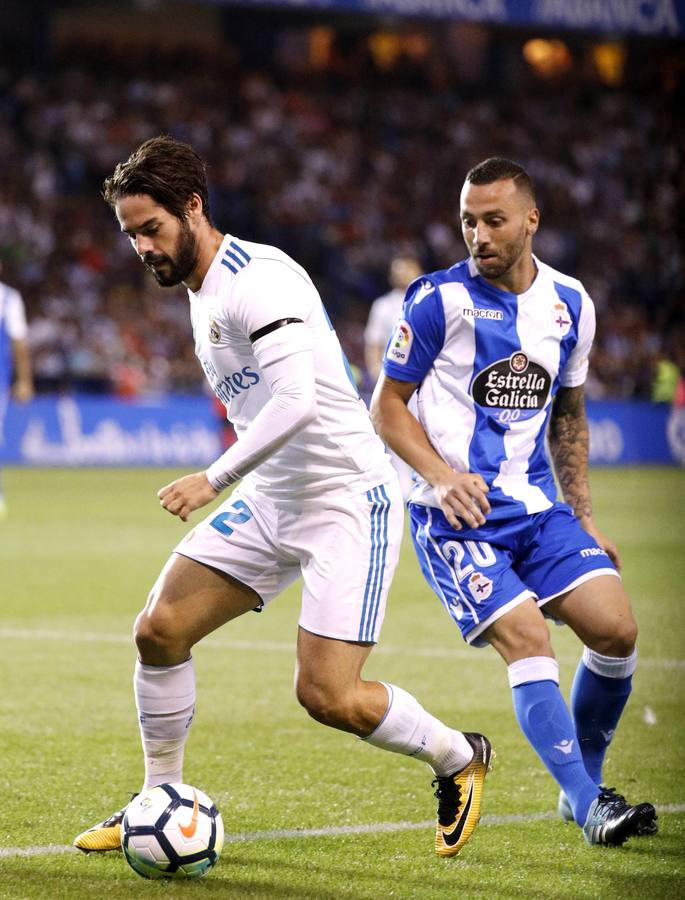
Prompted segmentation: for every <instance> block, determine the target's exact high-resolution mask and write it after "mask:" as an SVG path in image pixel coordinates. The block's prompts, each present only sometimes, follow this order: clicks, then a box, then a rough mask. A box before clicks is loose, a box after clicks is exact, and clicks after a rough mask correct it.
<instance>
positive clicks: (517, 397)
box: [471, 350, 552, 424]
mask: <svg viewBox="0 0 685 900" xmlns="http://www.w3.org/2000/svg"><path fill="white" fill-rule="evenodd" d="M551 387H552V376H551V375H550V374H549V372H548V371H547V369H545V368H543V367H542V366H541V365H540V364H539V363H536V362H535V361H534V360H532V359H531V358H530V357H529V356H528V354H527V353H524V352H523V350H516V351H515V352H514V353H512V354H511V356H509V357H506V358H505V359H498V360H497V362H494V363H492V364H491V365H489V366H488V367H487V369H482V370H481V371H480V372H479V373H478V374H477V375H476V377H475V378H474V379H473V382H472V383H471V395H472V397H473V399H474V400H475V401H476V403H477V404H478V405H479V406H481V407H483V408H485V409H486V410H492V414H493V415H494V416H496V418H497V419H499V421H500V422H502V423H504V424H509V423H511V422H516V421H517V420H519V419H529V418H531V417H532V416H534V415H537V413H539V412H540V411H541V410H542V409H544V406H545V404H546V403H547V399H548V397H549V393H550V390H551Z"/></svg>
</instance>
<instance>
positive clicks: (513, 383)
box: [372, 158, 657, 844]
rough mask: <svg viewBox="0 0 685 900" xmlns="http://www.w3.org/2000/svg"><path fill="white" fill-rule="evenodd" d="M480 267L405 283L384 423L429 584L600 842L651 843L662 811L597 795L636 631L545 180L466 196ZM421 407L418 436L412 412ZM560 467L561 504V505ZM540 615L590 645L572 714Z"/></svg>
mask: <svg viewBox="0 0 685 900" xmlns="http://www.w3.org/2000/svg"><path fill="white" fill-rule="evenodd" d="M460 215H461V227H462V233H463V236H464V240H465V242H466V245H467V247H468V250H469V258H468V259H467V260H464V261H463V262H459V263H457V264H456V265H454V266H452V267H451V268H449V269H446V270H444V271H438V272H433V273H432V274H430V275H426V276H422V277H420V278H418V279H417V280H416V281H414V282H413V284H412V285H410V287H409V289H408V291H407V295H406V299H405V303H404V308H403V312H402V318H401V320H400V321H399V322H398V324H397V327H396V329H395V332H394V334H393V336H392V338H391V339H390V342H389V344H388V347H387V350H386V354H385V360H384V374H383V375H382V376H381V379H380V381H379V384H378V386H377V388H376V391H375V394H374V398H373V402H372V414H373V418H374V421H375V424H376V427H377V429H378V431H379V433H380V434H381V437H382V438H383V439H384V440H385V441H386V442H387V444H388V445H389V446H390V447H392V449H393V450H394V451H395V452H396V453H397V454H398V455H399V456H401V457H402V458H403V459H405V460H406V462H407V463H408V464H409V465H410V466H412V468H413V469H414V470H415V471H416V472H417V482H416V486H415V488H414V491H413V493H412V496H411V497H410V501H409V512H410V519H411V530H412V536H413V540H414V545H415V549H416V552H417V555H418V558H419V562H420V565H421V568H422V571H423V573H424V576H425V577H426V579H427V581H428V583H429V584H430V585H431V587H432V588H433V590H434V591H435V592H436V594H437V595H438V597H439V598H440V600H441V601H442V604H443V606H444V607H445V609H446V610H447V612H448V613H449V615H450V616H451V617H452V619H453V620H454V621H455V623H456V624H457V625H458V626H459V628H460V630H461V633H462V636H463V637H464V639H465V640H466V641H467V642H468V643H469V644H473V645H474V646H483V645H486V644H490V645H491V646H492V647H494V648H495V650H497V652H498V653H499V654H500V655H501V656H502V658H503V659H504V661H505V663H506V664H507V668H508V675H509V683H510V685H511V688H512V694H513V702H514V709H515V711H516V716H517V718H518V722H519V725H520V727H521V729H522V731H523V733H524V734H525V736H526V738H527V739H528V741H529V742H530V744H531V745H532V746H533V748H534V749H535V751H536V752H537V753H538V755H539V756H540V758H541V759H542V761H543V763H544V764H545V766H546V767H547V769H548V770H549V771H550V773H551V774H552V776H553V777H554V778H555V779H556V781H557V782H558V784H559V786H560V788H561V794H560V800H559V813H560V815H561V816H562V818H564V819H565V820H567V821H573V820H575V822H576V823H577V824H578V825H579V826H580V827H581V828H582V829H583V832H584V835H585V838H586V840H587V841H588V843H591V844H622V843H623V842H624V841H625V840H626V839H627V838H629V837H631V836H633V835H639V834H654V833H655V832H656V830H657V826H656V813H655V810H654V807H653V806H652V805H651V804H650V803H641V804H638V805H637V806H630V805H629V804H628V803H627V802H626V801H625V799H624V798H623V797H622V796H621V795H620V794H618V793H617V792H616V791H615V790H614V789H613V788H606V787H604V786H602V763H603V761H604V756H605V753H606V749H607V746H608V744H609V742H610V741H611V738H612V737H613V735H614V732H615V730H616V727H617V725H618V722H619V719H620V716H621V713H622V711H623V708H624V706H625V704H626V701H627V700H628V697H629V695H630V691H631V679H632V675H633V672H634V671H635V666H636V659H637V655H636V649H635V641H636V636H637V626H636V624H635V620H634V618H633V614H632V612H631V608H630V602H629V600H628V597H627V596H626V593H625V590H624V588H623V584H622V581H621V578H620V576H619V575H618V567H619V565H620V561H619V558H618V552H617V550H616V547H615V546H614V544H613V543H612V542H611V541H610V540H608V539H607V538H606V537H604V536H603V535H602V534H601V533H600V532H599V530H598V529H597V526H596V525H595V522H594V519H593V516H592V502H591V497H590V489H589V483H588V471H587V470H588V428H587V420H586V417H585V407H584V396H583V383H584V381H585V376H586V373H587V368H588V354H589V352H590V347H591V345H592V340H593V337H594V330H595V315H594V308H593V304H592V301H591V300H590V297H589V296H588V294H587V293H586V291H585V290H584V288H583V286H582V284H581V283H580V282H579V281H577V280H576V279H574V278H570V277H568V276H567V275H563V274H562V273H560V272H557V271H555V270H554V269H552V268H551V267H550V266H548V265H545V263H543V262H541V261H540V260H539V259H537V258H536V257H535V256H534V255H533V253H532V240H533V236H534V234H535V232H536V231H537V228H538V224H539V219H540V215H539V211H538V209H537V208H536V203H535V193H534V187H533V184H532V181H531V179H530V177H529V175H528V174H527V172H526V171H525V170H524V169H523V168H522V167H521V166H519V165H517V164H516V163H514V162H511V161H510V160H506V159H500V158H493V159H488V160H485V161H484V162H482V163H480V164H479V165H477V166H476V167H475V168H473V169H472V170H471V171H470V172H469V173H468V175H467V177H466V181H465V183H464V187H463V189H462V193H461V211H460ZM414 393H416V394H417V399H418V410H419V417H418V420H417V419H416V418H415V417H414V416H412V415H411V414H410V413H409V412H408V411H407V406H406V404H407V402H408V401H409V399H410V398H411V397H412V395H413V394H414ZM546 436H547V439H548V443H549V451H550V453H551V457H552V461H553V463H554V469H555V471H556V474H557V478H558V480H559V484H560V486H561V490H562V492H563V497H564V500H565V501H566V502H565V503H561V502H558V501H557V498H556V487H555V481H554V474H553V470H552V465H551V464H550V461H549V459H548V456H547V453H546V450H545V437H546ZM545 616H547V617H551V618H553V619H555V620H557V621H559V622H563V623H566V624H567V625H570V627H571V628H572V629H573V630H574V631H575V633H576V634H577V635H578V637H579V638H580V640H581V641H582V642H583V644H584V649H583V654H582V659H581V661H580V663H579V665H578V669H577V672H576V675H575V680H574V682H573V688H572V691H571V709H570V712H569V709H568V707H567V705H566V703H565V701H564V699H563V697H562V694H561V692H560V690H559V667H558V664H557V662H556V660H555V658H554V652H553V650H552V645H551V643H550V636H549V631H548V628H547V624H546V622H545Z"/></svg>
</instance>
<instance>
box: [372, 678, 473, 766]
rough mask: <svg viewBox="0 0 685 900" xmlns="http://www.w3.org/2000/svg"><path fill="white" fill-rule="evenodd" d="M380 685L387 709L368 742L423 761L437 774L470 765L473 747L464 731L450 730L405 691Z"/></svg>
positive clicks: (394, 686)
mask: <svg viewBox="0 0 685 900" xmlns="http://www.w3.org/2000/svg"><path fill="white" fill-rule="evenodd" d="M381 684H382V685H383V687H384V688H385V689H386V690H387V692H388V697H389V702H388V708H387V710H386V711H385V716H384V717H383V719H382V720H381V722H380V724H379V725H378V726H377V727H376V728H375V729H374V731H372V732H371V734H370V735H369V736H368V737H366V738H364V740H365V741H367V742H368V743H369V744H372V745H373V746H374V747H380V748H381V749H383V750H390V751H391V752H392V753H402V754H404V755H405V756H414V757H416V759H422V760H423V761H424V762H427V763H428V765H429V766H430V767H431V768H432V769H433V771H434V772H435V774H436V775H451V774H452V773H453V772H457V771H458V770H459V769H463V768H464V766H467V765H468V764H469V763H470V762H471V760H472V758H473V747H472V746H471V745H470V744H469V742H468V741H467V740H466V738H465V737H464V735H463V734H462V733H461V731H455V730H454V729H453V728H448V727H447V725H444V724H443V723H442V722H441V721H440V720H439V719H436V718H435V716H432V715H431V714H430V713H429V712H427V711H426V710H425V709H424V708H423V707H422V706H421V704H420V703H419V702H418V700H415V699H414V697H412V695H411V694H408V693H407V691H405V690H403V689H402V688H400V687H397V686H396V685H394V684H386V682H384V681H382V682H381Z"/></svg>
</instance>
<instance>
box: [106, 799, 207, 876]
mask: <svg viewBox="0 0 685 900" xmlns="http://www.w3.org/2000/svg"><path fill="white" fill-rule="evenodd" d="M223 845H224V823H223V822H222V820H221V814H220V813H219V810H218V809H217V808H216V806H215V805H214V803H212V801H211V800H210V799H209V797H208V796H207V795H206V794H203V793H202V791H198V789H197V788H194V787H191V786H190V785H189V784H160V785H158V786H157V787H154V788H150V789H149V790H147V791H143V792H142V794H138V796H137V797H134V798H133V800H132V801H131V802H130V803H129V805H128V806H127V808H126V812H125V814H124V821H123V823H122V826H121V849H122V850H123V851H124V856H125V857H126V861H127V862H128V864H129V865H130V866H131V868H132V869H134V870H135V871H136V872H137V873H138V874H139V875H142V876H143V878H199V877H200V876H201V875H204V874H205V873H206V872H208V871H209V870H210V869H211V868H212V866H213V865H215V863H216V861H217V860H218V859H219V856H220V854H221V848H222V847H223Z"/></svg>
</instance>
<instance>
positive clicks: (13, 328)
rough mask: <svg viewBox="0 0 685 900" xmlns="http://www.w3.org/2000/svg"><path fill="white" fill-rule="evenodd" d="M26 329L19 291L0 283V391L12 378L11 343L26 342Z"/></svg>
mask: <svg viewBox="0 0 685 900" xmlns="http://www.w3.org/2000/svg"><path fill="white" fill-rule="evenodd" d="M27 334H28V327H27V325H26V313H25V312H24V303H23V301H22V299H21V294H20V293H19V291H17V290H15V289H14V288H11V287H10V286H9V285H7V284H3V282H1V281H0V391H2V392H3V393H4V392H5V391H6V390H7V389H8V385H9V383H10V380H11V378H12V343H11V342H12V341H23V340H26V337H27Z"/></svg>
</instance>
